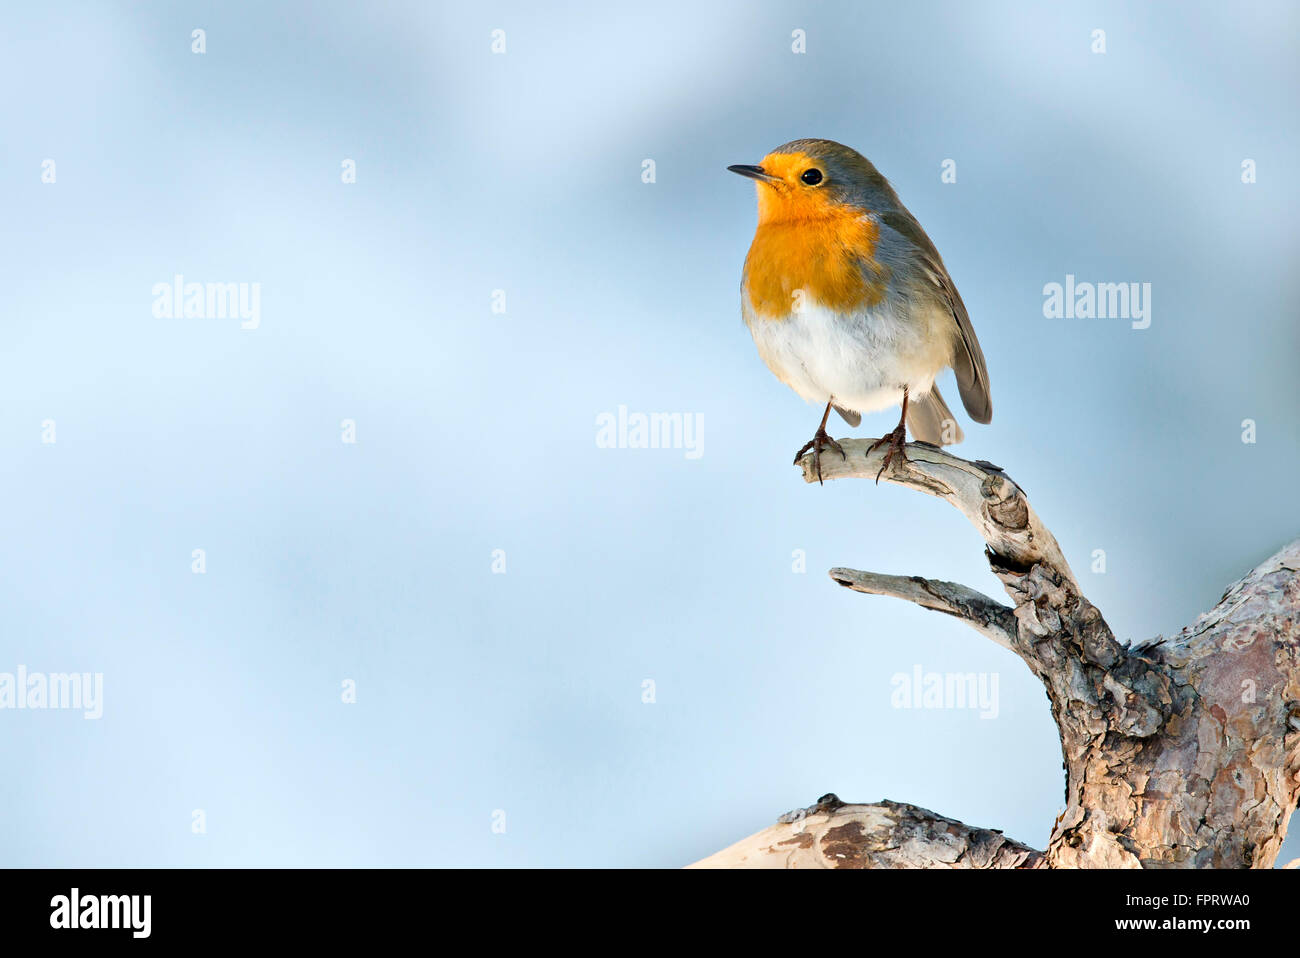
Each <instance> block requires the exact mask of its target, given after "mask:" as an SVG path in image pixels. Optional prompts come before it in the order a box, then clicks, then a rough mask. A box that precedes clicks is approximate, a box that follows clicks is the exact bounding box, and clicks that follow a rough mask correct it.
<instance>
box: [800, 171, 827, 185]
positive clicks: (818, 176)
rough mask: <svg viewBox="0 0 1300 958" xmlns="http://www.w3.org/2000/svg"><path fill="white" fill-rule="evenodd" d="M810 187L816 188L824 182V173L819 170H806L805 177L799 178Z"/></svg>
mask: <svg viewBox="0 0 1300 958" xmlns="http://www.w3.org/2000/svg"><path fill="white" fill-rule="evenodd" d="M799 179H801V180H803V181H804V182H805V183H807V184H808V185H809V186H816V185H817V184H818V183H820V182H821V181H822V171H821V170H817V169H812V170H804V171H803V175H802V176H800V177H799Z"/></svg>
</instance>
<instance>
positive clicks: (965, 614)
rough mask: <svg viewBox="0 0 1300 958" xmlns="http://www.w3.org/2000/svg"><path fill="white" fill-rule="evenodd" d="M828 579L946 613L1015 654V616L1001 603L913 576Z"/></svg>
mask: <svg viewBox="0 0 1300 958" xmlns="http://www.w3.org/2000/svg"><path fill="white" fill-rule="evenodd" d="M831 578H832V579H834V580H835V581H836V582H837V583H839V584H840V585H842V586H844V587H845V588H847V589H852V590H853V591H854V592H865V593H867V594H868V595H888V596H893V597H894V598H896V599H906V600H907V601H908V602H915V603H916V604H917V605H919V606H921V607H922V608H925V609H933V610H934V611H936V612H946V613H947V614H948V615H952V616H956V617H957V618H958V619H961V620H962V621H963V622H965V623H966V624H967V625H969V626H971V627H972V628H973V629H975V630H976V631H977V632H979V633H980V634H981V635H983V636H985V637H986V638H989V639H992V640H993V641H994V642H996V643H997V644H998V645H1000V646H1002V647H1003V648H1004V649H1010V650H1011V651H1013V652H1014V651H1015V646H1014V642H1015V635H1016V616H1015V613H1014V612H1013V611H1012V610H1011V609H1009V608H1007V607H1006V606H1005V605H1003V604H1002V603H1001V602H995V601H994V600H992V599H990V598H989V597H988V596H986V595H985V594H984V593H982V592H976V591H975V590H974V589H971V588H969V587H967V586H964V585H958V584H957V583H956V582H942V581H940V580H938V579H922V578H921V577H920V576H916V575H882V574H881V573H879V572H858V571H857V570H856V569H838V568H837V569H831Z"/></svg>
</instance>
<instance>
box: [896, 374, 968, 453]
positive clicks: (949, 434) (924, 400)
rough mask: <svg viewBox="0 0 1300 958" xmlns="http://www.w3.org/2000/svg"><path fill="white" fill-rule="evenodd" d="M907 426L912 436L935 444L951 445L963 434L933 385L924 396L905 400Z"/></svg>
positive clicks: (962, 437) (958, 440)
mask: <svg viewBox="0 0 1300 958" xmlns="http://www.w3.org/2000/svg"><path fill="white" fill-rule="evenodd" d="M907 428H908V429H910V430H911V431H912V438H913V439H919V440H920V441H921V442H928V443H933V444H934V445H936V446H951V445H952V444H953V443H956V442H961V441H962V439H964V438H965V436H964V435H963V434H962V431H961V426H959V425H957V419H956V417H955V416H953V414H952V410H951V409H949V408H948V404H947V403H946V402H944V401H943V397H942V396H941V395H939V387H938V386H934V387H932V388H931V389H930V391H929V392H928V393H926V394H925V395H924V396H917V397H914V398H909V399H908V402H907Z"/></svg>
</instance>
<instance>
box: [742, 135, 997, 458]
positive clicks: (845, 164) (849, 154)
mask: <svg viewBox="0 0 1300 958" xmlns="http://www.w3.org/2000/svg"><path fill="white" fill-rule="evenodd" d="M727 169H729V170H731V171H732V172H733V173H739V174H740V175H741V176H748V177H750V178H751V179H754V180H756V181H757V190H758V229H757V231H756V232H755V233H754V242H753V244H752V245H751V246H750V247H749V255H748V256H747V257H745V271H744V276H743V279H742V282H741V314H742V315H743V316H744V318H745V325H747V326H748V327H749V331H750V333H752V334H753V337H754V343H755V344H756V345H757V346H758V354H759V355H760V356H762V357H763V361H764V362H765V363H767V366H768V368H769V369H770V370H772V372H773V373H775V374H776V378H777V379H779V380H781V382H783V383H785V384H786V385H787V386H789V387H790V388H791V389H793V390H794V391H795V392H797V393H798V394H799V395H800V396H802V397H803V398H804V399H806V400H808V401H809V402H815V403H825V404H826V411H825V413H823V415H822V421H821V425H820V426H818V427H817V432H816V433H815V434H814V435H813V438H812V439H811V440H809V441H808V442H807V443H805V444H804V446H803V448H801V449H800V450H799V452H798V453H796V454H795V457H794V459H795V462H798V461H799V459H800V458H801V457H802V456H803V454H804V453H805V452H807V451H808V450H809V449H812V451H813V464H814V467H815V468H816V470H817V479H818V481H819V482H820V481H821V453H822V451H823V450H824V449H826V448H831V449H834V450H835V451H836V452H838V453H839V454H840V455H841V456H843V455H844V450H843V449H842V448H841V447H840V444H839V443H837V442H836V441H835V440H834V439H832V438H831V437H830V436H828V435H827V434H826V420H827V418H828V417H829V416H830V414H831V409H835V410H836V411H837V412H838V413H839V414H840V416H842V417H843V418H844V421H845V422H847V423H848V424H849V425H850V426H857V425H858V424H859V423H861V422H862V414H863V413H869V412H876V411H877V410H880V409H885V408H888V407H889V406H893V405H894V404H896V403H901V405H902V415H900V416H899V419H898V427H897V428H896V429H894V431H893V432H891V433H889V434H888V435H887V436H884V437H882V438H881V439H878V440H876V442H874V443H873V444H872V445H871V449H876V448H877V447H879V446H881V445H884V444H886V443H888V445H889V448H888V450H887V451H886V453H885V460H884V463H883V465H882V466H881V469H880V473H883V472H884V471H885V469H886V468H888V467H889V464H890V463H891V462H892V461H893V459H894V457H895V455H898V456H900V457H901V458H902V459H904V460H906V459H907V454H906V452H904V451H903V443H904V441H905V440H906V438H907V429H908V428H909V427H910V428H911V430H912V437H913V438H914V439H917V440H920V441H921V442H926V443H931V444H933V445H949V444H952V443H956V442H961V440H962V438H963V437H962V431H961V429H960V427H958V425H957V422H956V420H955V419H953V415H952V412H951V410H949V409H948V405H947V404H946V403H945V402H944V401H943V397H942V396H941V395H939V390H938V388H937V387H936V386H935V384H934V380H935V377H936V376H938V375H939V373H940V372H942V371H943V369H944V368H945V367H949V366H951V367H952V369H953V371H954V372H955V373H956V374H957V388H958V389H959V390H960V392H961V401H962V404H963V405H964V406H965V407H966V412H967V413H969V414H970V417H971V418H972V419H974V420H975V421H976V422H980V423H987V422H989V421H990V420H991V419H992V418H993V405H992V401H991V399H990V398H989V374H988V369H987V367H986V366H985V365H984V353H983V352H982V351H981V350H980V344H979V341H978V340H977V339H976V338H975V330H974V329H973V328H972V327H971V323H970V317H969V316H968V315H966V307H965V305H964V304H963V303H962V301H961V296H960V295H958V293H957V287H956V286H955V285H954V284H953V281H952V277H950V276H949V275H948V270H947V269H945V268H944V265H943V260H942V259H941V258H940V256H939V251H938V250H936V249H935V248H934V244H933V243H932V242H930V237H928V236H926V235H925V230H923V229H921V224H920V223H918V222H917V221H916V217H914V216H913V215H912V214H911V213H909V212H908V211H907V208H906V207H905V206H903V204H902V203H901V202H900V201H899V199H898V195H897V194H896V193H895V192H894V190H893V187H891V186H890V185H889V181H888V180H886V179H885V178H884V177H883V176H881V175H880V173H879V172H878V171H877V170H876V168H875V167H874V166H872V165H871V163H870V161H868V160H867V158H866V157H864V156H862V155H861V154H860V153H858V152H857V151H856V150H851V149H849V147H847V146H843V145H842V144H839V143H835V142H832V141H831V140H792V141H790V142H789V143H786V144H785V145H784V146H778V147H777V148H776V149H775V150H773V151H772V152H771V153H769V154H768V155H767V156H765V157H763V161H762V162H761V163H760V164H759V165H757V166H729V167H727ZM880 473H877V475H876V480H877V481H879V480H880Z"/></svg>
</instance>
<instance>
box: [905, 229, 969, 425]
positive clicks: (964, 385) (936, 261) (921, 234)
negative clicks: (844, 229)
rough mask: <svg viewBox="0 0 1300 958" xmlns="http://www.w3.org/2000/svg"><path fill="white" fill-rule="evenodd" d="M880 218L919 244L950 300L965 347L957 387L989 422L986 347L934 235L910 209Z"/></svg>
mask: <svg viewBox="0 0 1300 958" xmlns="http://www.w3.org/2000/svg"><path fill="white" fill-rule="evenodd" d="M880 220H881V222H882V223H884V224H885V225H886V226H888V227H889V228H890V229H892V230H894V232H896V233H898V234H899V235H900V236H902V237H903V238H904V239H905V240H907V241H908V242H909V243H911V244H912V245H913V246H914V247H916V250H917V252H918V253H919V254H920V258H921V266H922V268H923V269H924V270H925V271H926V274H927V275H928V276H929V277H930V279H931V280H933V281H934V284H935V285H936V286H937V287H939V291H940V292H941V293H942V294H943V296H944V298H945V299H946V300H947V302H948V308H949V310H950V311H951V312H952V317H953V319H954V320H956V322H957V330H958V331H959V332H960V333H961V343H962V347H963V348H962V349H959V350H957V355H956V356H955V357H954V358H953V367H952V368H953V372H955V373H956V374H957V389H958V391H959V392H960V393H961V401H962V405H963V406H965V407H966V412H967V413H969V414H970V417H971V418H972V419H974V420H975V421H976V422H985V423H986V422H989V421H990V420H991V419H992V418H993V399H992V397H991V396H990V395H989V370H988V366H986V365H985V364H984V351H983V350H982V349H980V342H979V340H978V339H976V338H975V328H974V327H973V326H971V324H970V316H969V315H968V314H967V312H966V304H965V303H963V302H962V301H961V294H960V293H958V292H957V287H956V285H955V284H954V283H953V281H952V277H951V276H949V275H948V270H947V268H946V267H945V266H944V265H943V259H942V258H941V257H940V256H939V251H938V250H937V249H935V248H934V244H933V243H932V242H930V237H928V236H926V235H925V230H923V229H921V224H920V223H918V222H917V221H916V218H915V217H913V216H912V214H911V213H909V212H907V210H905V209H899V210H898V211H896V212H890V213H882V214H881V215H880Z"/></svg>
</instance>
